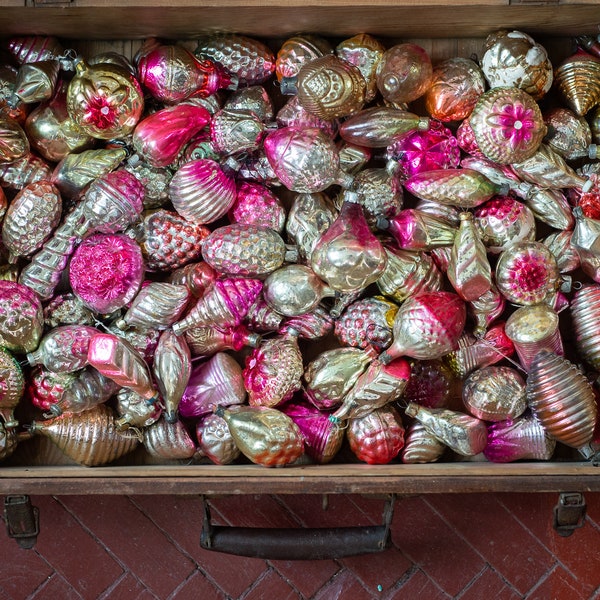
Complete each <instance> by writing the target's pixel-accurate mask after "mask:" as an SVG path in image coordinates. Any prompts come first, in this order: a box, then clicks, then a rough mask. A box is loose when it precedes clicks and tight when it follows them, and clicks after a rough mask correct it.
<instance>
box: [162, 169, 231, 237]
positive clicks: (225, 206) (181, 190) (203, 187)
mask: <svg viewBox="0 0 600 600" xmlns="http://www.w3.org/2000/svg"><path fill="white" fill-rule="evenodd" d="M169 195H170V198H171V201H172V202H173V207H174V208H175V210H176V211H177V212H178V213H179V214H180V215H181V216H182V217H183V218H184V219H188V220H189V221H193V222H195V223H198V224H199V225H204V224H206V223H212V222H213V221H216V220H217V219H220V218H221V217H223V216H224V215H226V214H227V211H228V210H229V209H230V208H231V207H232V206H233V203H234V202H235V197H236V189H235V182H234V180H233V178H231V177H230V176H229V175H227V174H226V173H225V172H224V171H223V170H222V169H221V167H220V166H219V164H218V163H216V162H215V161H213V160H209V159H201V160H194V161H192V162H189V163H186V164H185V165H183V166H182V167H181V168H180V169H179V170H178V171H177V173H175V175H174V176H173V179H171V184H170V185H169Z"/></svg>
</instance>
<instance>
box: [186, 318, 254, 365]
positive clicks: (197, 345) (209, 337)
mask: <svg viewBox="0 0 600 600" xmlns="http://www.w3.org/2000/svg"><path fill="white" fill-rule="evenodd" d="M184 335H185V340H186V342H187V344H188V346H189V348H190V352H191V353H192V356H195V357H202V356H211V355H212V354H214V353H215V352H221V351H222V350H235V351H236V352H237V351H239V350H241V349H242V348H244V347H245V346H251V347H252V348H256V347H257V346H258V345H259V343H260V341H261V337H260V335H258V334H257V333H253V332H252V331H250V330H248V329H247V328H246V327H244V326H243V325H238V326H237V327H227V328H226V329H225V330H223V331H222V330H220V329H217V328H216V327H192V329H188V330H187V331H186V332H185V334H184Z"/></svg>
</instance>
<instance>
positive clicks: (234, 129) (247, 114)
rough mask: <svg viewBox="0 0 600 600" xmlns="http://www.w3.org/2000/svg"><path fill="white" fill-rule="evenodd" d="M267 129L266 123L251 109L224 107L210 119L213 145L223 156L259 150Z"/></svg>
mask: <svg viewBox="0 0 600 600" xmlns="http://www.w3.org/2000/svg"><path fill="white" fill-rule="evenodd" d="M265 131H266V126H265V124H264V123H263V122H262V121H261V119H260V117H259V116H258V115H256V114H255V113H253V112H252V111H251V110H241V109H233V108H222V109H221V110H218V111H217V112H216V113H215V114H214V115H213V116H212V119H211V120H210V140H211V146H212V148H213V150H214V151H215V152H216V153H217V154H219V155H221V156H229V155H232V154H233V155H235V154H238V153H240V152H252V151H253V150H257V149H258V148H259V147H260V144H261V141H262V138H263V137H264V134H265Z"/></svg>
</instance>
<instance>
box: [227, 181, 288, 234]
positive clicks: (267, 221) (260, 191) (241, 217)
mask: <svg viewBox="0 0 600 600" xmlns="http://www.w3.org/2000/svg"><path fill="white" fill-rule="evenodd" d="M228 216H229V221H230V222H231V223H240V224H244V225H259V226H261V227H270V228H271V229H274V230H275V231H277V233H281V232H282V231H283V226H284V225H285V208H284V207H283V204H282V203H281V200H279V198H278V197H277V196H276V195H275V194H274V193H273V192H272V191H271V190H270V189H269V188H267V187H266V186H264V185H261V184H260V183H251V182H249V181H241V182H239V183H238V186H237V198H236V201H235V204H234V205H233V206H232V208H231V209H230V211H229V215H228Z"/></svg>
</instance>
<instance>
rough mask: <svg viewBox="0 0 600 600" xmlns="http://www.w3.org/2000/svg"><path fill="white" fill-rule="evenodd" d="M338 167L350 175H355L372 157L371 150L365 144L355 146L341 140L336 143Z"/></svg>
mask: <svg viewBox="0 0 600 600" xmlns="http://www.w3.org/2000/svg"><path fill="white" fill-rule="evenodd" d="M338 149H339V155H340V167H341V168H342V170H343V171H346V173H350V175H356V174H358V173H360V171H361V170H362V169H363V168H364V167H365V165H366V164H367V163H368V162H369V161H370V160H371V158H372V157H373V152H372V151H371V149H370V148H366V147H365V146H356V145H355V144H349V143H348V142H344V141H343V140H342V141H341V142H339V143H338Z"/></svg>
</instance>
